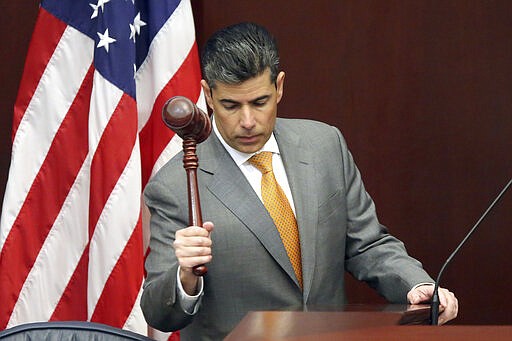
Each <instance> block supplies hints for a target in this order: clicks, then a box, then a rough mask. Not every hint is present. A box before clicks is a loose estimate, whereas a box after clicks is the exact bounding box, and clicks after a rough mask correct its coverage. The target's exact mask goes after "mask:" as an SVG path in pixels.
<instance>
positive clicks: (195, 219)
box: [183, 138, 208, 276]
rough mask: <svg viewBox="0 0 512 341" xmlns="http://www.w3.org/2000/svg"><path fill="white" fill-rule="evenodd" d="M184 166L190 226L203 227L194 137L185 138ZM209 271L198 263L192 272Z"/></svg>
mask: <svg viewBox="0 0 512 341" xmlns="http://www.w3.org/2000/svg"><path fill="white" fill-rule="evenodd" d="M183 152H184V154H183V167H184V168H185V171H186V173H187V185H188V221H189V226H199V227H203V218H202V214H201V202H200V200H199V188H198V186H197V173H196V170H197V166H198V159H197V155H196V141H195V139H193V138H185V139H183ZM207 271H208V268H207V267H206V265H204V264H201V265H196V266H194V268H193V269H192V272H193V273H194V275H196V276H203V275H204V274H206V272H207Z"/></svg>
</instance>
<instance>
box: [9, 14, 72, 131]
mask: <svg viewBox="0 0 512 341" xmlns="http://www.w3.org/2000/svg"><path fill="white" fill-rule="evenodd" d="M65 30H66V24H65V23H64V22H62V21H61V20H59V19H57V18H55V17H54V16H53V15H52V14H50V13H48V12H47V11H46V10H45V9H44V8H40V10H39V14H38V19H37V21H36V26H35V28H34V32H33V34H32V38H31V41H30V45H29V49H28V53H27V59H26V62H25V70H24V72H23V76H22V78H21V81H20V87H19V90H18V98H17V99H16V103H15V105H14V117H13V123H12V139H13V140H14V136H15V135H16V131H17V130H18V126H19V124H20V122H21V119H22V118H23V115H24V114H25V111H26V110H27V107H28V105H29V103H30V100H31V99H32V96H33V95H34V92H35V90H36V88H37V85H38V83H39V80H40V79H41V76H42V74H43V72H44V70H45V69H46V65H47V64H48V61H49V60H50V58H51V57H52V55H53V52H54V51H55V48H56V47H57V45H58V43H59V41H60V38H61V37H62V34H63V33H64V31H65Z"/></svg>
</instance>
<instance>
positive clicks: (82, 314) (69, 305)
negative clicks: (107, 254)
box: [50, 244, 89, 321]
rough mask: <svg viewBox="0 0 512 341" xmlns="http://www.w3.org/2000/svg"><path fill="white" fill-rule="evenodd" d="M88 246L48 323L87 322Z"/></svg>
mask: <svg viewBox="0 0 512 341" xmlns="http://www.w3.org/2000/svg"><path fill="white" fill-rule="evenodd" d="M88 266H89V244H87V247H86V248H85V249H84V252H83V253H82V257H81V258H80V261H79V262H78V264H77V266H76V268H75V271H74V272H73V276H71V278H70V280H69V282H68V284H67V286H66V289H65V290H64V293H63V294H62V296H61V297H60V300H59V303H57V306H56V307H55V310H54V311H53V314H52V316H51V317H50V321H66V320H73V321H87V274H88Z"/></svg>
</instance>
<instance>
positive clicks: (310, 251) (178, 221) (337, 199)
mask: <svg viewBox="0 0 512 341" xmlns="http://www.w3.org/2000/svg"><path fill="white" fill-rule="evenodd" d="M274 133H275V137H276V140H277V143H278V145H279V149H280V152H281V155H282V158H283V163H284V166H285V169H286V173H287V176H288V180H289V183H290V187H291V191H292V195H293V200H294V203H295V211H296V215H297V223H298V226H299V233H300V241H301V249H302V264H303V265H302V268H303V280H304V288H303V290H301V289H300V287H299V285H298V282H297V279H296V277H295V274H294V271H293V268H292V265H291V263H290V261H289V259H288V257H287V254H286V251H285V249H284V246H283V244H282V242H281V239H280V237H279V234H278V232H277V230H276V227H275V225H274V223H273V221H272V219H271V218H270V215H269V214H268V212H267V211H266V209H265V207H264V206H263V204H262V202H261V201H260V199H259V198H258V196H257V195H256V193H255V192H254V191H253V189H252V188H251V186H250V185H249V183H248V181H247V180H246V178H245V177H244V176H243V174H242V172H241V171H240V169H239V168H238V167H237V165H236V164H235V163H234V161H233V160H232V159H231V157H230V156H229V154H228V153H227V151H226V150H225V149H224V148H223V146H222V144H221V143H220V141H219V140H218V138H217V137H216V136H215V134H211V136H210V137H209V138H208V139H207V140H206V141H205V142H203V143H201V144H199V145H198V148H197V155H198V157H199V169H198V172H197V173H198V174H197V175H198V183H199V191H200V197H201V207H202V213H203V220H204V221H212V222H213V223H214V224H215V228H214V231H213V232H212V234H211V238H212V242H213V246H212V248H213V249H212V253H213V260H212V262H211V263H209V264H208V270H209V271H208V273H207V274H206V275H205V277H204V284H205V286H204V296H203V299H202V303H201V306H200V308H199V311H198V313H197V314H196V315H194V316H190V315H187V314H186V313H185V312H183V310H182V308H181V306H180V304H179V302H177V299H176V296H177V295H176V285H177V283H176V271H177V267H178V262H177V259H176V257H175V255H174V252H173V245H172V243H173V240H174V236H175V232H176V230H177V229H180V228H183V227H186V226H187V225H188V203H187V187H186V176H185V171H184V170H183V166H182V155H181V154H179V155H177V156H176V157H175V158H173V159H172V160H171V161H169V162H168V163H167V164H166V165H165V166H164V167H163V168H162V169H161V170H160V171H159V172H158V174H157V175H156V176H155V177H154V178H153V179H152V180H151V181H150V183H149V184H148V186H147V187H146V189H145V200H146V203H147V205H148V206H149V208H150V211H151V242H150V248H151V253H150V254H149V256H148V258H147V261H146V270H147V279H146V282H145V285H144V293H143V295H142V303H141V305H142V309H143V311H144V314H145V317H146V319H147V321H148V323H149V324H150V325H152V326H154V327H156V328H158V329H160V330H164V331H168V330H177V329H182V328H184V329H182V331H181V338H182V340H219V339H222V338H223V337H224V336H225V335H226V334H227V333H229V332H230V331H231V330H232V328H234V327H235V326H236V324H237V323H238V322H239V321H240V320H241V319H242V318H243V317H244V315H245V314H246V313H247V312H248V311H257V310H260V311H261V310H289V309H301V310H302V309H308V308H310V307H313V308H315V309H329V310H332V309H336V308H338V307H341V306H342V305H343V304H344V303H345V296H344V272H345V270H347V271H349V272H350V273H351V274H352V275H353V276H355V277H356V278H358V279H360V280H364V281H366V282H367V283H368V284H369V285H370V286H372V287H374V288H376V289H377V291H378V292H379V293H380V294H381V295H383V296H384V297H385V298H386V299H388V300H389V301H390V302H405V301H406V294H407V292H408V291H409V290H410V289H411V288H412V287H413V286H414V285H416V284H418V283H420V282H433V280H432V279H431V278H430V277H429V276H428V275H427V274H426V273H425V271H423V269H422V267H421V264H420V263H419V262H418V261H416V260H414V259H413V258H411V257H409V256H408V255H407V253H406V250H405V248H404V246H403V244H402V243H401V242H400V241H399V240H397V239H396V238H394V237H392V236H391V235H389V234H388V233H387V230H386V228H385V227H384V226H382V225H381V224H379V221H378V220H377V216H376V212H375V207H374V204H373V201H372V199H371V198H370V196H369V195H368V193H366V191H365V189H364V186H363V183H362V180H361V176H360V174H359V171H358V170H357V168H356V166H355V164H354V161H353V159H352V156H351V155H350V152H349V151H348V149H347V146H346V143H345V141H344V139H343V137H342V135H341V133H340V132H339V130H338V129H336V128H334V127H332V126H328V125H326V124H323V123H320V122H315V121H308V120H291V119H278V120H277V122H276V127H275V130H274Z"/></svg>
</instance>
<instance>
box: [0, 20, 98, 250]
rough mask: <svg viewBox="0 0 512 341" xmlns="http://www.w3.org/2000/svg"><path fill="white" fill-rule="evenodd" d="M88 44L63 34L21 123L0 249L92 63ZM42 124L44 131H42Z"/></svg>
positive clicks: (69, 33)
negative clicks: (14, 179) (71, 53)
mask: <svg viewBox="0 0 512 341" xmlns="http://www.w3.org/2000/svg"><path fill="white" fill-rule="evenodd" d="M89 45H93V42H92V40H91V39H90V38H88V37H87V36H85V35H84V34H83V33H80V32H79V31H77V30H76V29H74V28H72V27H68V28H67V29H66V30H65V31H64V34H63V35H62V37H61V39H60V41H59V44H58V45H57V48H56V49H55V52H54V54H53V55H52V58H51V59H50V61H49V62H48V65H47V67H46V69H45V71H44V73H43V75H42V77H41V80H40V82H39V84H38V86H37V88H36V90H35V93H34V96H33V97H32V99H31V101H30V103H29V105H28V107H27V110H26V111H25V114H24V116H23V118H22V120H21V122H20V125H19V128H18V130H17V132H16V136H15V137H14V141H13V147H12V156H13V157H12V159H11V166H10V169H9V178H10V179H13V178H16V181H9V182H8V183H7V188H6V190H5V197H4V205H3V209H2V218H1V223H2V228H1V229H0V231H1V234H0V249H1V248H2V247H3V245H4V243H5V240H6V238H7V236H8V234H9V232H10V230H11V228H12V225H13V223H14V221H15V219H16V217H17V215H18V212H19V211H20V209H21V207H22V205H23V203H24V200H25V198H26V196H27V194H28V191H29V190H30V187H31V185H32V183H33V182H34V179H35V177H36V175H37V173H38V172H39V168H40V167H41V165H42V163H43V161H44V158H45V157H46V154H47V153H48V150H49V148H50V145H51V143H52V141H53V138H54V136H55V134H56V132H57V131H58V129H59V126H60V124H61V123H62V120H63V119H64V117H65V116H66V114H67V112H68V110H69V108H70V106H71V104H72V103H73V100H74V98H75V96H76V94H77V93H78V91H79V88H80V86H81V84H82V81H83V79H84V78H85V75H86V74H87V71H88V69H89V67H90V65H91V63H92V59H93V54H92V52H91V50H92V49H91V48H84V46H85V47H87V46H89ZM77 46H80V48H79V49H78V48H77ZM74 50H75V51H74ZM70 51H73V55H74V57H73V58H72V59H71V58H70V57H69V56H68V54H69V53H70ZM56 89H59V90H58V91H56ZM43 124H44V126H45V129H41V125H43ZM26 155H30V156H31V157H26Z"/></svg>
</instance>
